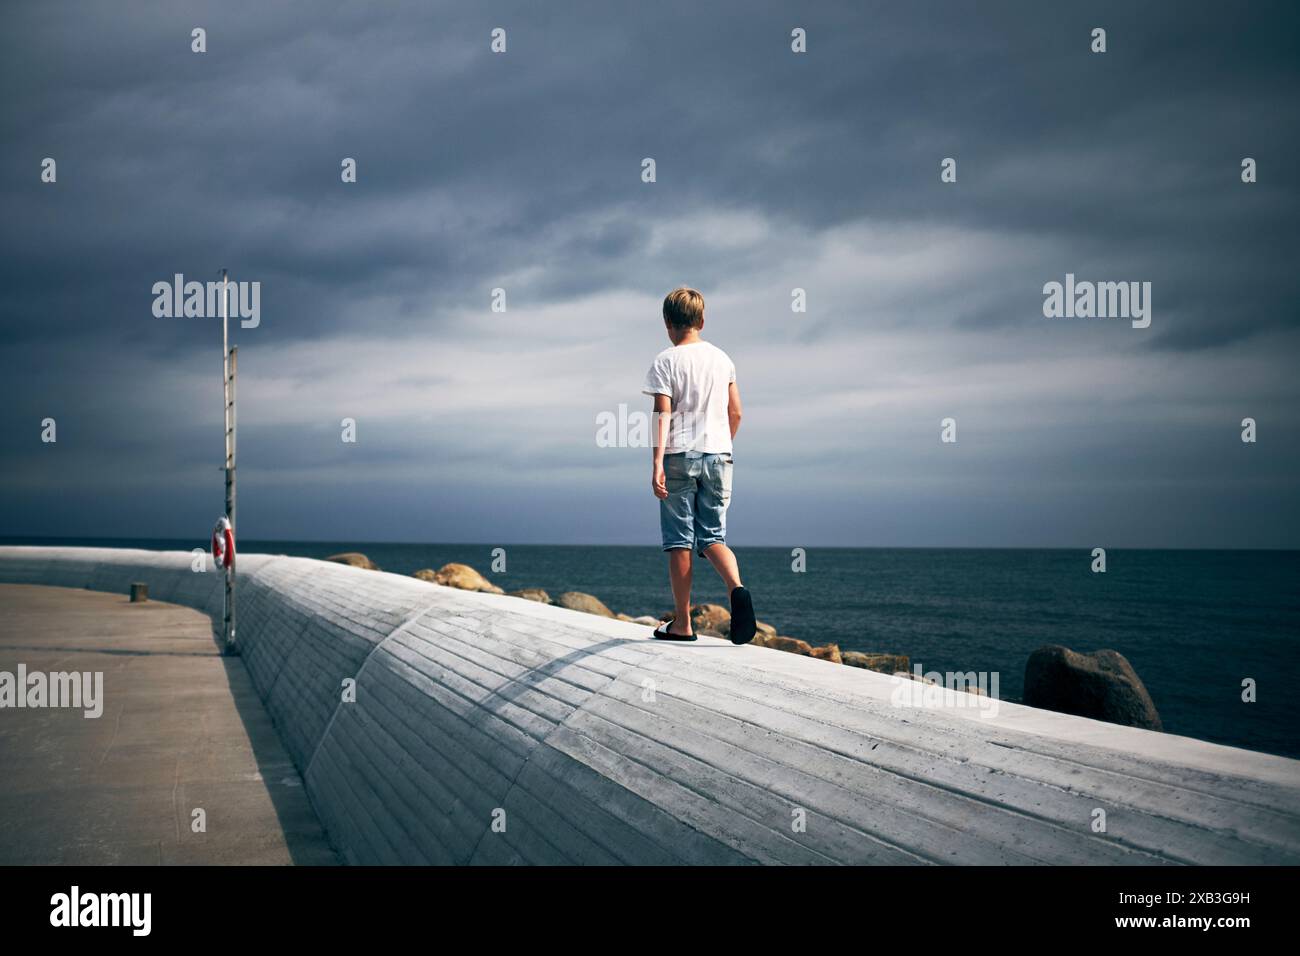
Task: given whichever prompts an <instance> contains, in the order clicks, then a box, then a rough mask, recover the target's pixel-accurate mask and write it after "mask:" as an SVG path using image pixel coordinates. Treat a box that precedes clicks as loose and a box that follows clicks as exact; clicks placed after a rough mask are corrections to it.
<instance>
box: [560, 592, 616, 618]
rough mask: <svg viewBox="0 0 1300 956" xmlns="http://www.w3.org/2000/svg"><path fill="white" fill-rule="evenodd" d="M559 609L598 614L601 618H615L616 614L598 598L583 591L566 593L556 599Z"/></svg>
mask: <svg viewBox="0 0 1300 956" xmlns="http://www.w3.org/2000/svg"><path fill="white" fill-rule="evenodd" d="M555 605H556V606H557V607H566V608H568V609H569V610H570V611H582V612H583V613H584V614H597V615H599V616H600V617H614V612H613V611H611V610H610V609H609V608H607V607H605V605H604V604H603V603H602V602H601V600H600V599H599V598H597V597H593V596H592V595H590V594H584V593H583V592H582V591H565V592H564V593H563V594H561V595H559V596H558V597H556V599H555Z"/></svg>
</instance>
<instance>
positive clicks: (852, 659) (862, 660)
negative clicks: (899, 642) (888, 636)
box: [840, 651, 912, 674]
mask: <svg viewBox="0 0 1300 956" xmlns="http://www.w3.org/2000/svg"><path fill="white" fill-rule="evenodd" d="M840 656H841V657H843V658H844V663H845V664H848V665H849V666H850V667H861V668H863V669H864V670H869V671H879V672H880V673H882V674H897V673H898V672H899V671H907V670H909V669H910V668H911V666H912V662H911V661H910V660H909V659H908V657H907V655H906V654H865V653H863V652H862V651H843V652H841V654H840Z"/></svg>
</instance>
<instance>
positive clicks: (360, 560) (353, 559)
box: [325, 551, 379, 571]
mask: <svg viewBox="0 0 1300 956" xmlns="http://www.w3.org/2000/svg"><path fill="white" fill-rule="evenodd" d="M325 560H326V561H333V562H335V563H337V564H346V565H348V566H349V567H353V568H365V569H366V570H367V571H378V570H379V565H377V564H375V562H373V561H371V560H370V559H369V558H367V557H366V556H365V555H364V554H362V553H361V552H360V551H344V552H343V553H342V554H331V555H330V556H329V557H328V558H326V559H325Z"/></svg>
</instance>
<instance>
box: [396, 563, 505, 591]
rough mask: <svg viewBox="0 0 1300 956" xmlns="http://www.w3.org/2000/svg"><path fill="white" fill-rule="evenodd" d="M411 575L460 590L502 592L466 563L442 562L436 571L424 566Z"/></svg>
mask: <svg viewBox="0 0 1300 956" xmlns="http://www.w3.org/2000/svg"><path fill="white" fill-rule="evenodd" d="M412 577H416V578H419V579H420V580H421V581H432V582H433V583H434V584H441V585H442V586H443V587H448V588H459V589H460V590H462V591H482V592H484V593H486V594H504V593H505V592H504V591H502V590H501V589H500V588H499V587H497V586H496V585H495V584H493V583H492V582H491V581H489V580H488V579H487V578H485V577H483V575H481V574H479V573H478V572H477V571H475V570H474V569H473V568H471V567H470V566H469V565H468V564H456V563H454V562H453V563H451V564H444V565H443V566H442V567H440V568H439V569H438V570H437V571H433V570H431V569H429V568H424V569H422V570H420V571H416V572H415V574H413V575H412Z"/></svg>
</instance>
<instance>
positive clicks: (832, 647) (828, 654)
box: [812, 644, 844, 664]
mask: <svg viewBox="0 0 1300 956" xmlns="http://www.w3.org/2000/svg"><path fill="white" fill-rule="evenodd" d="M812 656H813V657H815V658H817V659H818V660H822V661H830V662H831V663H832V664H843V663H844V661H843V659H842V658H841V657H840V646H839V645H838V644H826V645H824V646H822V647H814V648H813V649H812Z"/></svg>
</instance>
